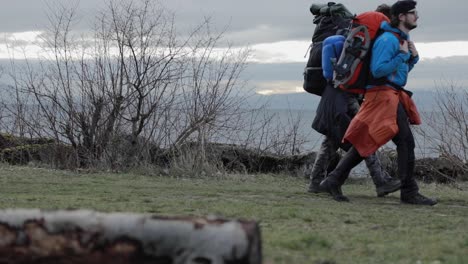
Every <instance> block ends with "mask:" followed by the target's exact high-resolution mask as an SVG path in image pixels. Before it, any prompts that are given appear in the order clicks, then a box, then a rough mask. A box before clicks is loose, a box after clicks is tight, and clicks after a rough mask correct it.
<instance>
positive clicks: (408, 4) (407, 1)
mask: <svg viewBox="0 0 468 264" xmlns="http://www.w3.org/2000/svg"><path fill="white" fill-rule="evenodd" d="M415 8H416V1H413V0H401V1H398V2H396V3H395V4H393V5H392V9H391V13H392V16H398V15H399V14H404V13H408V11H411V10H413V9H415Z"/></svg>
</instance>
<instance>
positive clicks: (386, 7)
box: [375, 4, 392, 19]
mask: <svg viewBox="0 0 468 264" xmlns="http://www.w3.org/2000/svg"><path fill="white" fill-rule="evenodd" d="M390 10H391V7H390V6H389V5H387V4H381V5H379V6H378V7H377V9H375V11H376V12H380V13H382V14H384V15H385V16H386V17H388V19H390V18H391V17H392V13H391V12H390Z"/></svg>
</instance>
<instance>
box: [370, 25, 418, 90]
mask: <svg viewBox="0 0 468 264" xmlns="http://www.w3.org/2000/svg"><path fill="white" fill-rule="evenodd" d="M380 28H381V29H383V30H384V31H385V32H384V33H383V34H382V35H380V36H379V37H378V38H377V39H376V40H375V43H374V46H373V48H372V58H371V64H370V70H371V73H372V75H373V77H374V78H382V77H386V78H387V80H389V81H390V82H392V83H395V84H397V85H399V86H401V87H404V86H405V85H406V81H407V79H408V72H409V71H411V69H413V66H414V65H415V64H416V63H417V62H418V60H419V57H412V56H411V53H409V52H408V53H404V52H401V51H400V41H399V39H398V38H397V37H396V36H395V35H394V33H396V34H398V35H400V37H401V38H402V39H404V40H409V35H408V34H406V33H404V32H402V31H400V30H399V29H397V28H393V27H391V26H390V24H389V23H388V22H385V21H384V22H382V24H381V26H380ZM392 32H394V33H392ZM373 87H375V85H369V86H367V89H371V88H373ZM394 88H396V87H394Z"/></svg>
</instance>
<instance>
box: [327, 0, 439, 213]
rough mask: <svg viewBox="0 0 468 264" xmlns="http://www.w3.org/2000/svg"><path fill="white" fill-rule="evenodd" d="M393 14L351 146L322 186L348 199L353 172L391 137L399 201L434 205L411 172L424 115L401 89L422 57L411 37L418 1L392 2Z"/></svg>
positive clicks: (375, 56)
mask: <svg viewBox="0 0 468 264" xmlns="http://www.w3.org/2000/svg"><path fill="white" fill-rule="evenodd" d="M391 14H392V19H391V23H390V24H389V23H387V22H383V23H382V25H381V28H382V29H383V30H384V31H385V32H384V33H383V34H382V35H381V36H379V37H378V38H377V39H376V41H375V44H374V46H373V49H372V58H371V65H370V67H371V73H372V75H373V77H374V80H373V81H372V82H371V83H372V84H371V85H369V86H368V87H367V92H366V94H365V98H364V103H363V104H362V106H361V109H360V110H359V112H358V114H357V115H356V116H355V117H354V119H353V120H352V121H351V124H350V126H349V127H348V129H347V131H346V133H345V136H344V142H350V143H351V144H352V145H353V147H351V149H350V150H349V151H348V152H347V153H346V154H345V155H344V156H343V158H342V159H341V160H340V162H339V163H338V165H337V167H336V168H335V170H333V171H332V172H331V173H330V174H329V175H328V176H327V178H326V179H325V180H323V181H322V182H321V183H320V187H321V188H323V189H325V190H327V191H328V192H329V193H330V194H331V195H332V196H333V198H334V199H335V200H337V201H349V199H348V198H347V197H346V196H344V195H343V193H342V190H341V186H342V185H343V184H344V182H345V180H346V178H347V177H348V174H349V171H350V170H351V169H352V168H353V167H355V166H356V165H358V164H359V163H360V162H361V161H362V160H363V159H364V157H368V156H369V155H371V154H372V153H374V152H375V151H376V150H377V149H378V148H379V147H380V146H382V145H384V144H385V143H387V142H388V141H389V140H390V139H391V140H392V141H393V142H394V143H395V144H396V146H397V154H398V175H399V177H400V179H401V191H400V200H401V202H402V203H409V204H419V205H435V204H436V203H437V201H436V200H433V199H430V198H427V197H425V196H423V195H421V194H420V193H419V188H418V185H417V183H416V181H415V179H414V176H413V172H414V162H415V154H414V148H415V142H414V137H413V134H412V132H411V128H410V123H411V124H420V123H421V119H420V117H419V114H418V111H417V109H416V106H415V104H414V102H413V100H412V99H411V98H410V95H411V93H410V92H409V91H407V90H405V89H404V88H403V87H404V86H405V85H406V81H407V78H408V73H409V71H410V70H411V69H412V68H413V67H414V65H415V64H416V63H417V62H418V59H419V57H418V52H417V50H416V47H415V45H414V43H413V42H412V41H410V38H409V32H410V31H411V30H412V29H414V28H416V27H417V20H418V18H419V17H418V13H417V11H416V2H415V1H412V0H403V1H398V2H396V3H395V4H393V5H392V8H391Z"/></svg>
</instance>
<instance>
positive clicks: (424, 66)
mask: <svg viewBox="0 0 468 264" xmlns="http://www.w3.org/2000/svg"><path fill="white" fill-rule="evenodd" d="M0 2H1V4H2V5H1V6H2V8H1V9H0V59H7V58H8V52H7V50H6V48H5V43H6V42H8V41H10V40H12V39H15V40H16V41H18V40H20V41H22V43H31V46H32V45H33V43H34V41H35V38H36V36H37V35H38V34H40V32H42V31H43V30H44V28H45V26H46V25H47V18H46V15H45V14H46V12H45V11H46V6H47V4H49V5H53V4H54V3H56V2H63V3H66V4H70V3H72V2H73V3H74V2H76V1H74V0H56V1H43V0H14V1H12V0H0ZM160 2H161V3H162V4H163V5H164V6H166V7H167V8H168V9H171V10H172V11H174V12H175V14H176V23H177V24H178V26H179V28H184V27H187V25H194V24H197V23H199V22H201V21H202V19H203V17H205V16H210V17H212V18H213V23H214V25H215V26H216V27H217V28H219V29H223V28H225V27H226V26H228V31H227V32H226V34H225V37H226V38H227V39H229V40H230V42H232V43H234V44H235V45H238V46H245V45H248V46H249V47H251V48H252V51H253V54H252V58H251V63H250V66H249V67H248V68H247V70H246V72H245V76H248V78H249V80H250V82H249V83H250V86H251V87H252V88H254V89H255V90H256V91H258V92H261V93H267V91H269V92H270V93H288V92H301V91H302V71H303V68H304V66H305V62H306V60H307V59H306V58H304V54H305V53H306V51H307V48H308V46H309V44H310V39H311V35H312V32H313V30H314V25H313V23H312V19H313V16H312V15H311V14H310V12H309V6H310V5H311V4H312V3H326V2H325V1H324V2H316V1H306V0H293V1H286V0H268V1H266V0H235V1H233V0H230V1H228V0H161V1H160ZM341 3H343V4H345V5H346V6H347V7H348V9H350V11H351V12H353V13H360V12H363V11H368V10H373V9H375V7H376V6H377V5H379V4H380V3H383V2H379V1H363V0H343V1H341ZM387 3H388V4H392V3H393V1H392V2H387ZM103 4H104V0H81V1H79V2H78V5H79V15H80V17H81V18H82V23H80V24H78V25H77V29H79V30H86V29H87V28H88V27H89V26H90V24H88V23H86V22H87V21H90V20H91V19H92V18H93V15H94V14H95V12H96V10H97V8H99V7H100V6H102V5H103ZM417 8H418V12H419V16H420V19H419V27H418V28H417V29H415V30H414V31H412V33H411V37H412V39H413V40H414V41H415V42H416V45H417V48H418V50H419V53H420V56H421V57H422V61H421V62H420V64H419V65H418V66H417V67H416V68H415V69H414V72H413V74H412V76H411V79H410V81H409V84H408V88H409V89H412V90H422V89H427V90H431V89H436V88H437V87H439V86H440V85H445V84H448V83H451V84H455V85H458V86H462V87H465V88H467V87H468V77H467V74H466V70H467V69H468V33H467V30H466V27H467V26H468V22H466V21H464V19H463V18H464V17H465V15H466V10H468V1H462V0H457V1H455V0H446V1H435V0H424V1H423V0H420V1H419V3H418V7H417ZM32 50H34V49H32Z"/></svg>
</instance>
